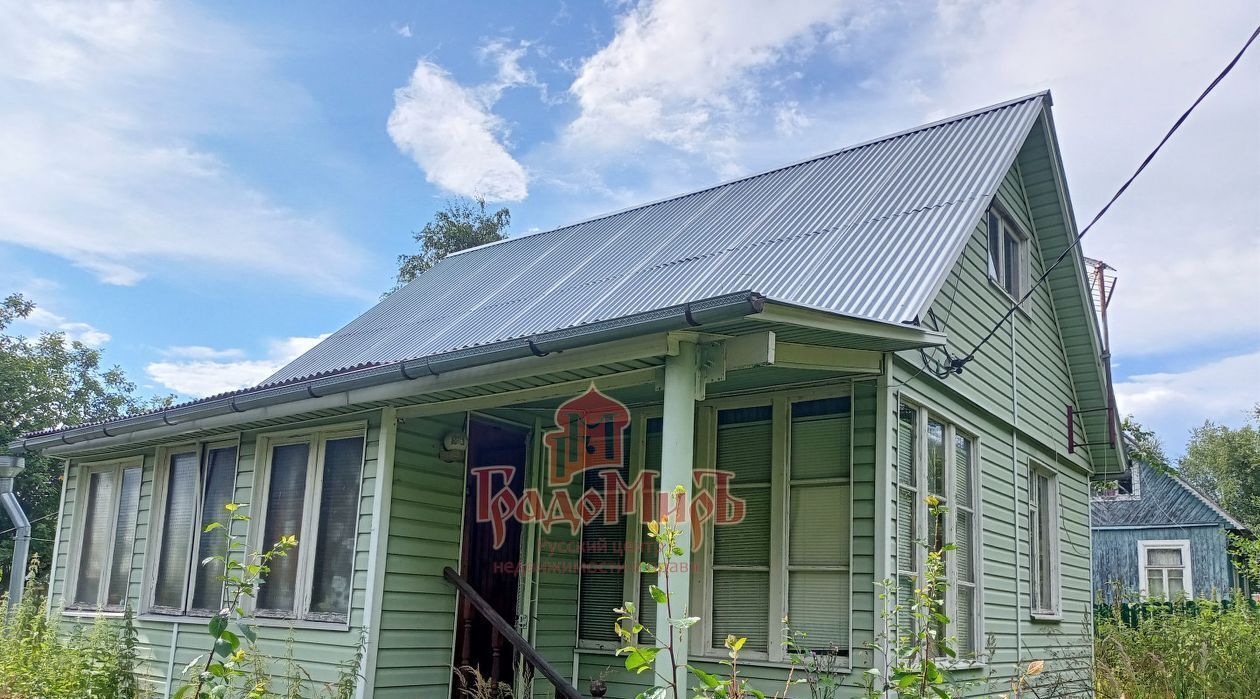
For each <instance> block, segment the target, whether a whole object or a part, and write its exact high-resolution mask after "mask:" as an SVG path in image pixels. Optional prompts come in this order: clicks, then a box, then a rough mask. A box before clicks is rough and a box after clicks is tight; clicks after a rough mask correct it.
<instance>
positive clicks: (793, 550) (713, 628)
mask: <svg viewBox="0 0 1260 699" xmlns="http://www.w3.org/2000/svg"><path fill="white" fill-rule="evenodd" d="M722 405H723V404H722V403H720V402H718V403H716V406H717V407H716V408H710V407H702V408H701V410H700V413H699V416H698V418H697V425H696V437H697V444H696V453H697V464H698V465H697V468H702V464H704V463H705V462H707V464H708V465H707V466H703V467H704V468H708V469H716V470H718V471H724V472H726V473H727V474H730V476H731V479H730V481H729V485H730V487H731V491H730V495H732V496H734V497H736V498H739V499H740V500H742V501H743V502H744V508H743V518H742V519H741V520H740V521H738V522H732V523H726V524H721V525H715V524H713V523H712V521H710V523H709V524H708V525H707V527H706V528H705V530H704V531H703V532H702V533H701V535H700V536H699V538H700V539H701V540H703V541H704V542H706V543H705V544H704V546H705V549H704V550H702V551H701V552H698V553H696V554H693V563H696V564H697V567H695V568H693V575H694V576H697V577H699V578H701V579H702V580H703V581H704V591H703V594H702V595H701V596H699V597H693V598H692V604H693V605H703V610H701V609H700V606H697V611H696V615H697V616H700V617H701V618H702V625H698V626H696V627H694V628H693V630H692V634H694V635H695V636H697V642H699V644H700V645H701V646H703V647H704V648H703V649H701V650H702V652H703V651H704V650H705V649H707V651H708V652H711V653H713V654H722V653H724V652H725V651H724V650H723V649H722V647H723V643H724V642H725V639H726V636H727V634H737V635H739V636H743V637H746V638H747V639H748V640H747V641H746V642H745V645H744V652H745V657H750V658H761V659H770V660H783V659H784V655H785V650H784V648H783V647H782V644H781V643H780V640H781V636H780V634H781V631H782V625H783V617H784V616H785V615H786V616H787V617H788V618H789V625H790V626H791V628H792V629H793V630H795V631H797V632H800V633H802V634H804V636H802V637H801V641H800V642H801V644H803V645H807V646H809V647H811V648H813V649H815V650H818V651H819V652H834V653H837V654H840V655H846V654H847V653H848V651H849V625H850V619H849V608H850V604H849V601H850V600H849V597H850V590H849V588H850V578H849V571H850V526H851V523H850V522H851V507H850V493H849V488H850V441H851V426H850V401H849V398H848V397H840V398H826V399H820V400H798V401H791V400H789V399H787V398H767V400H766V403H764V404H752V405H749V404H747V403H745V404H744V405H734V406H732V407H729V408H725V407H722ZM727 405H729V403H728V404H727ZM633 424H634V425H636V426H641V427H636V428H635V429H637V430H639V432H638V434H637V435H636V436H635V439H634V440H632V441H633V442H634V443H635V444H637V446H636V447H635V448H634V449H632V450H630V453H631V465H630V467H629V468H628V469H626V470H628V472H629V474H630V476H633V477H634V478H635V479H637V478H638V477H639V476H640V475H641V474H643V473H645V472H646V473H651V472H657V473H659V471H660V462H661V433H662V429H663V425H662V422H661V419H660V418H659V417H649V418H646V419H644V418H642V417H636V419H635V421H634V423H633ZM627 480H630V482H632V483H633V482H634V481H633V480H631V479H630V478H627ZM709 480H712V479H709ZM587 485H588V486H590V485H593V484H590V483H588V484H587ZM656 485H657V486H660V483H659V482H658V483H656ZM710 485H711V483H705V484H702V486H699V487H704V488H708V487H709V486H710ZM623 521H628V522H629V523H630V525H629V527H628V528H624V527H622V526H621V524H620V523H618V524H616V525H609V524H606V523H604V522H602V521H601V522H598V523H596V524H595V525H594V526H587V527H586V528H585V530H584V533H583V541H582V550H583V559H582V560H583V575H584V576H587V577H584V578H583V580H584V582H583V584H582V589H581V603H580V615H579V620H580V623H579V638H581V639H582V642H583V643H586V644H598V643H604V642H608V641H611V640H615V635H614V633H613V629H612V623H611V622H612V618H613V617H612V614H611V608H610V602H613V601H614V600H615V603H613V604H612V605H611V606H617V605H619V604H620V603H621V601H622V600H621V597H618V596H617V595H622V596H627V595H626V594H625V593H626V592H629V593H630V594H629V595H628V596H630V597H633V598H635V599H631V601H634V602H636V604H637V605H638V608H639V617H640V619H641V620H643V621H645V622H646V623H647V625H648V626H650V627H652V628H655V625H656V609H655V604H654V603H653V601H652V598H651V596H650V595H649V593H648V588H649V587H650V586H651V585H652V584H654V583H655V582H656V579H657V576H656V575H655V574H641V573H640V572H639V563H640V561H650V562H655V561H656V557H657V554H656V551H655V550H654V548H653V547H652V546H651V544H652V541H651V539H650V538H648V537H647V536H646V535H643V536H642V538H641V540H640V539H636V536H635V530H636V529H641V528H642V527H641V521H642V513H638V514H636V515H634V516H631V517H628V518H625V520H623ZM614 541H625V542H627V544H628V545H627V546H625V549H626V553H625V554H624V557H621V558H619V557H618V556H617V555H616V551H615V549H614V547H613V542H614ZM702 559H703V560H704V561H705V564H704V565H702V566H701V565H700V561H701V560H702ZM623 561H624V567H625V569H626V570H627V571H630V572H629V573H628V574H627V577H626V578H625V581H624V583H621V581H618V580H604V579H602V578H596V577H594V575H593V574H591V572H590V571H591V569H593V568H595V567H600V568H603V567H607V566H610V565H612V566H617V565H619V564H622V563H623ZM700 639H703V640H702V641H701V640H700ZM640 640H643V641H645V642H646V641H647V639H640Z"/></svg>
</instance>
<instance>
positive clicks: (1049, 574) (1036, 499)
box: [1028, 466, 1059, 615]
mask: <svg viewBox="0 0 1260 699" xmlns="http://www.w3.org/2000/svg"><path fill="white" fill-rule="evenodd" d="M1055 490H1056V482H1055V477H1054V474H1053V473H1052V472H1050V471H1048V470H1046V469H1044V468H1041V467H1039V466H1034V467H1033V468H1032V469H1031V470H1030V471H1029V474H1028V570H1029V575H1030V576H1031V580H1029V585H1028V594H1029V605H1028V607H1029V609H1031V610H1032V613H1033V614H1035V615H1053V614H1056V613H1058V611H1059V601H1058V595H1057V592H1058V590H1057V588H1058V585H1057V584H1056V578H1055V571H1054V561H1055V559H1057V558H1058V555H1059V552H1058V526H1057V522H1056V518H1057V516H1058V515H1057V513H1058V510H1059V508H1058V502H1057V500H1058V497H1057V496H1058V494H1057V493H1056V492H1055Z"/></svg>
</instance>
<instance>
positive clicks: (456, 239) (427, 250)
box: [391, 197, 512, 291]
mask: <svg viewBox="0 0 1260 699" xmlns="http://www.w3.org/2000/svg"><path fill="white" fill-rule="evenodd" d="M511 223H512V214H511V213H510V212H509V211H508V210H507V209H506V208H502V209H499V210H498V211H495V212H493V213H491V212H490V211H488V210H487V209H486V200H485V199H482V198H480V197H478V198H476V199H469V198H467V197H458V198H455V199H448V200H446V206H445V208H443V209H442V210H440V211H438V212H436V213H434V214H433V220H432V221H429V222H428V223H426V224H424V228H422V229H420V231H419V232H418V233H412V234H411V235H412V238H414V239H415V241H416V242H417V243H419V244H420V252H418V253H415V254H413V255H399V256H398V277H397V279H396V282H397V283H396V284H395V285H394V288H393V289H391V291H396V290H397V289H399V288H400V287H402V286H403V285H404V284H406V283H407V282H410V281H411V280H413V279H415V278H416V277H418V276H420V274H421V273H423V272H425V271H427V270H428V269H429V268H431V267H433V265H435V264H437V263H438V262H439V261H440V260H441V259H442V258H444V257H446V256H447V255H450V254H452V253H456V252H459V251H460V250H467V249H468V248H472V247H476V246H478V245H485V244H486V243H493V242H495V241H496V240H503V239H504V238H507V228H508V226H509V225H511Z"/></svg>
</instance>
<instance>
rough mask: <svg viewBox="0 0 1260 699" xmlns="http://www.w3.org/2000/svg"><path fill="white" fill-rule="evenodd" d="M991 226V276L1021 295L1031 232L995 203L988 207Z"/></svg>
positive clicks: (1023, 287) (999, 284)
mask: <svg viewBox="0 0 1260 699" xmlns="http://www.w3.org/2000/svg"><path fill="white" fill-rule="evenodd" d="M988 228H989V278H990V279H992V280H993V283H995V284H997V285H998V286H1000V287H1002V289H1003V290H1004V291H1005V292H1006V293H1007V294H1010V296H1011V298H1013V299H1019V298H1020V297H1021V296H1023V294H1024V289H1025V288H1026V283H1025V281H1024V280H1025V279H1026V278H1027V276H1028V236H1027V235H1025V234H1024V232H1023V231H1021V230H1020V229H1019V227H1017V226H1016V225H1015V223H1014V222H1013V221H1012V220H1011V218H1010V217H1009V216H1007V215H1006V214H1004V213H1003V212H1002V211H1001V210H999V209H998V208H996V207H994V208H992V209H989V221H988Z"/></svg>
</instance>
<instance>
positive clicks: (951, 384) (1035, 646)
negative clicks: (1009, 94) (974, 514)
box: [889, 130, 1103, 696]
mask: <svg viewBox="0 0 1260 699" xmlns="http://www.w3.org/2000/svg"><path fill="white" fill-rule="evenodd" d="M1040 139H1042V135H1041V134H1040V131H1039V130H1035V131H1034V133H1033V134H1032V135H1031V136H1030V138H1029V142H1028V145H1026V146H1025V148H1024V151H1023V152H1022V153H1021V155H1020V157H1019V158H1018V159H1017V162H1016V164H1015V165H1014V166H1013V167H1012V168H1011V170H1010V172H1009V173H1008V174H1007V176H1006V178H1005V179H1004V181H1003V183H1002V186H1001V188H1000V190H999V191H998V193H997V197H996V200H997V201H998V202H999V203H1000V204H1001V205H1002V207H1003V208H1004V209H1005V210H1006V211H1007V212H1008V213H1009V214H1010V215H1011V216H1012V217H1013V218H1014V219H1015V220H1016V222H1017V223H1018V224H1019V225H1020V226H1021V227H1023V228H1024V230H1025V231H1026V232H1028V233H1029V234H1030V235H1032V236H1034V244H1033V245H1031V246H1030V264H1029V267H1030V269H1029V276H1030V278H1031V279H1034V280H1035V279H1036V278H1038V277H1039V276H1040V275H1041V274H1042V273H1043V271H1044V269H1045V265H1046V264H1047V263H1048V262H1051V261H1053V259H1054V256H1056V255H1057V251H1056V250H1052V249H1050V246H1048V245H1047V243H1046V241H1045V240H1044V235H1043V234H1044V233H1045V232H1046V229H1047V228H1048V226H1049V223H1048V222H1049V221H1050V220H1051V218H1053V217H1054V216H1058V206H1059V202H1058V199H1057V195H1056V199H1055V202H1054V206H1053V207H1050V206H1048V205H1046V204H1043V209H1042V210H1040V211H1039V210H1037V209H1034V208H1033V207H1032V206H1030V203H1029V194H1028V192H1029V186H1028V185H1029V180H1030V179H1034V178H1035V180H1036V182H1038V183H1039V184H1040V185H1041V186H1043V187H1044V186H1045V185H1046V183H1047V182H1049V183H1051V184H1052V180H1050V179H1047V178H1048V177H1049V176H1048V174H1047V172H1046V170H1047V169H1048V168H1049V167H1050V160H1049V156H1048V155H1047V152H1046V149H1045V148H1044V144H1043V143H1042V142H1041V141H1040ZM1055 230H1056V232H1057V233H1058V234H1059V235H1061V234H1062V227H1061V223H1060V225H1059V229H1055ZM987 248H988V243H987V235H986V231H985V228H984V225H983V221H981V222H978V223H977V226H976V229H975V231H974V233H973V235H972V237H971V239H970V240H969V241H968V243H967V246H966V248H965V250H964V251H963V253H962V256H961V257H960V259H959V262H958V264H957V266H956V268H955V270H954V271H953V273H952V274H951V276H950V277H949V278H948V279H947V281H946V282H945V285H944V287H943V289H942V291H941V293H940V294H939V295H938V297H937V299H936V301H935V302H934V304H933V306H932V309H933V311H934V313H935V315H936V317H937V319H939V321H940V324H939V328H940V329H941V330H942V331H943V332H945V333H946V334H947V336H948V338H949V340H948V346H949V349H950V351H951V352H952V353H953V354H954V356H959V355H961V354H963V353H965V352H966V351H968V350H970V349H971V348H972V347H973V346H974V343H975V342H976V341H978V340H979V339H980V337H981V336H982V335H983V334H984V333H985V332H987V331H988V329H989V327H990V326H991V325H992V323H994V322H995V321H996V320H997V319H998V318H999V317H1001V315H1002V314H1003V313H1005V312H1006V310H1007V309H1008V308H1009V303H1010V301H1009V299H1008V298H1007V297H1006V295H1005V293H1004V292H1003V291H1002V290H1001V289H1000V288H999V287H997V286H996V285H995V284H993V283H992V282H990V280H989V278H988V257H987V256H988V249H987ZM1052 291H1054V290H1053V289H1052V288H1051V287H1049V286H1043V287H1041V288H1039V289H1038V290H1037V291H1036V292H1035V293H1034V294H1033V296H1032V297H1031V298H1030V299H1029V300H1028V301H1027V302H1025V304H1024V306H1023V309H1022V311H1020V312H1017V313H1015V314H1014V316H1013V318H1012V321H1011V322H1010V323H1008V324H1007V325H1005V326H1003V327H1002V328H1001V329H1000V330H999V331H998V332H997V334H996V336H995V337H994V338H993V340H992V341H990V343H989V344H988V345H987V346H986V347H985V348H983V349H982V350H981V351H980V352H979V353H978V354H977V356H976V359H975V361H973V362H971V363H970V364H968V365H967V367H966V371H965V372H964V373H963V374H962V375H961V376H951V377H950V378H949V379H948V380H946V381H944V382H941V381H939V380H937V379H936V378H934V377H932V376H930V375H929V374H926V373H919V372H918V369H919V366H920V362H919V356H918V354H917V353H914V354H911V353H905V354H904V355H903V356H901V357H899V359H901V360H903V361H899V362H897V363H896V364H895V368H894V371H893V376H892V378H893V384H894V385H898V384H901V383H903V382H906V385H905V386H904V388H903V389H902V390H903V391H904V392H905V393H906V395H907V396H910V397H913V398H914V399H915V400H917V401H921V402H924V403H925V404H927V405H928V406H930V407H932V408H935V409H938V410H940V411H942V412H944V413H945V414H947V415H952V416H955V417H957V418H958V420H959V421H960V423H961V426H963V427H965V428H966V429H968V430H973V431H975V432H976V433H977V434H978V436H979V438H980V445H979V450H980V486H981V491H980V513H979V514H980V518H981V526H980V532H979V535H980V537H979V538H980V540H979V541H978V542H976V543H977V545H978V546H980V548H981V558H982V569H981V571H980V573H981V574H980V576H979V582H980V586H981V599H982V600H983V604H984V620H983V625H982V628H981V629H980V631H981V632H982V633H983V634H984V635H985V637H986V638H988V639H990V641H991V643H993V644H994V646H995V647H996V649H997V650H996V652H995V655H994V661H995V662H996V663H998V664H999V666H1002V665H1005V666H1006V667H1009V664H1010V663H1014V662H1016V661H1017V660H1022V661H1024V662H1027V661H1029V660H1032V659H1044V660H1046V661H1047V663H1048V665H1047V667H1048V668H1049V670H1048V671H1047V673H1046V676H1045V677H1043V678H1041V680H1040V681H1039V683H1040V684H1045V685H1049V684H1050V683H1052V682H1054V681H1056V680H1057V681H1059V683H1060V685H1059V693H1058V694H1056V696H1075V695H1077V694H1081V693H1087V691H1088V683H1087V682H1086V681H1085V678H1086V674H1085V673H1086V672H1087V671H1088V667H1089V662H1090V658H1091V656H1092V651H1091V645H1090V643H1091V641H1090V635H1089V634H1090V621H1089V616H1088V610H1089V608H1090V607H1089V605H1090V599H1091V597H1090V592H1091V576H1090V533H1089V487H1088V475H1087V469H1089V468H1091V467H1092V466H1093V464H1092V463H1091V460H1090V456H1089V454H1088V453H1087V452H1086V451H1085V450H1078V452H1077V453H1076V454H1072V455H1070V454H1068V453H1067V435H1066V431H1065V430H1066V428H1065V425H1064V420H1065V415H1064V410H1065V406H1066V405H1068V404H1072V405H1086V406H1092V405H1101V404H1103V399H1102V398H1101V397H1100V396H1099V395H1097V394H1091V393H1089V391H1088V390H1086V389H1088V386H1087V385H1086V386H1084V388H1083V385H1085V384H1088V383H1089V382H1088V381H1084V380H1082V379H1081V377H1082V375H1084V374H1087V373H1088V372H1085V371H1083V370H1082V369H1081V366H1080V363H1079V359H1078V360H1075V361H1076V364H1073V361H1074V360H1073V359H1072V358H1071V357H1070V351H1069V348H1068V347H1067V345H1066V343H1065V332H1064V330H1063V327H1064V324H1063V319H1064V318H1068V319H1069V320H1070V322H1071V323H1073V325H1071V326H1070V327H1071V328H1073V331H1076V332H1082V330H1081V328H1082V327H1088V326H1087V325H1085V324H1084V322H1083V321H1081V320H1080V319H1079V318H1078V317H1077V316H1079V314H1078V313H1075V312H1074V309H1070V310H1072V311H1073V312H1069V313H1060V311H1059V308H1058V307H1057V306H1056V301H1057V302H1058V303H1059V305H1066V304H1064V303H1063V302H1062V299H1064V298H1067V299H1071V298H1073V296H1072V294H1077V297H1076V298H1079V292H1076V291H1074V290H1072V289H1071V288H1070V287H1069V288H1067V289H1066V290H1064V291H1062V292H1059V291H1055V292H1054V294H1052ZM1086 339H1088V336H1087V335H1086ZM1076 350H1077V351H1078V353H1079V351H1080V348H1079V347H1078V348H1076ZM1091 351H1092V350H1091ZM1015 406H1017V407H1015ZM1015 423H1017V424H1018V429H1016V428H1015V427H1013V425H1014V424H1015ZM1087 426H1088V425H1086V424H1084V423H1083V422H1081V421H1080V420H1079V419H1078V422H1077V429H1078V430H1081V431H1082V432H1083V431H1084V430H1085V428H1086V427H1087ZM1013 448H1014V455H1012V449H1013ZM1030 462H1035V463H1039V464H1041V465H1043V466H1046V467H1048V468H1050V469H1051V470H1053V471H1054V472H1055V473H1056V474H1057V477H1058V483H1059V501H1060V505H1061V512H1060V521H1059V525H1060V553H1061V565H1060V566H1059V568H1058V570H1059V573H1060V576H1061V577H1060V584H1061V591H1062V592H1061V594H1062V608H1063V615H1062V616H1063V619H1062V620H1061V621H1033V620H1031V619H1030V616H1029V611H1028V588H1029V581H1030V574H1029V561H1028V550H1029V539H1028V537H1029V531H1028V522H1027V497H1028V466H1029V463H1030ZM889 511H890V512H892V513H895V512H896V498H895V491H894V490H891V489H890V503H889ZM1015 542H1017V545H1018V547H1019V555H1018V558H1017V557H1016V554H1015V546H1016V543H1015ZM1016 590H1018V593H1017V592H1016ZM1017 647H1020V648H1022V650H1021V651H1020V652H1018V654H1017V651H1016V648H1017ZM980 676H981V675H980V674H979V673H977V675H976V677H977V678H979V677H980ZM999 677H1000V675H999ZM987 691H988V690H987V689H986V688H984V687H983V686H982V685H981V686H978V687H977V688H976V689H975V690H974V693H975V695H977V696H985V695H986V692H987Z"/></svg>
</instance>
